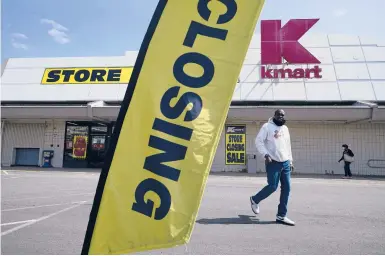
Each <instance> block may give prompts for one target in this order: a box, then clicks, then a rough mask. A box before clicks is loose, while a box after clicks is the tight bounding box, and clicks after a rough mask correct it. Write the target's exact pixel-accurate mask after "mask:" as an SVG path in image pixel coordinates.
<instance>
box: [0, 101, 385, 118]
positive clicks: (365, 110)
mask: <svg viewBox="0 0 385 256" xmlns="http://www.w3.org/2000/svg"><path fill="white" fill-rule="evenodd" d="M278 108H282V109H284V110H285V111H286V115H287V118H288V119H289V120H291V121H299V122H305V121H306V122H307V121H309V122H320V121H321V122H343V123H351V122H361V121H362V122H385V106H377V105H375V104H365V103H362V104H356V105H354V106H231V107H230V110H229V113H228V119H229V120H232V121H237V122H240V121H266V120H267V119H268V118H269V117H271V116H272V115H273V113H274V111H275V110H276V109H278ZM119 110H120V106H118V105H115V106H110V105H106V104H105V103H104V102H102V101H100V102H91V103H88V104H87V105H77V106H74V105H71V106H66V105H62V106H58V105H51V106H47V105H5V106H2V107H1V112H2V113H1V114H2V116H1V118H2V120H20V119H65V120H74V121H75V120H101V121H115V120H116V118H117V116H118V114H119Z"/></svg>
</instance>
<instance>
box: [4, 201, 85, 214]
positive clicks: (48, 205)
mask: <svg viewBox="0 0 385 256" xmlns="http://www.w3.org/2000/svg"><path fill="white" fill-rule="evenodd" d="M82 202H85V201H77V202H70V203H63V204H45V205H36V206H27V207H19V208H11V209H4V210H1V211H2V212H11V211H20V210H28V209H35V208H43V207H51V206H61V205H69V204H79V203H82Z"/></svg>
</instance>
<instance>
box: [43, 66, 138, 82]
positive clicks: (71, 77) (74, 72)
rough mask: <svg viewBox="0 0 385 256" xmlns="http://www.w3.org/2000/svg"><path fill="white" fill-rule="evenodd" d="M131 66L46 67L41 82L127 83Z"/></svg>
mask: <svg viewBox="0 0 385 256" xmlns="http://www.w3.org/2000/svg"><path fill="white" fill-rule="evenodd" d="M132 70H133V68H132V67H108V68H107V67H91V68H85V67H82V68H47V69H45V71H44V75H43V79H42V81H41V83H42V84H128V82H129V80H130V77H131V73H132Z"/></svg>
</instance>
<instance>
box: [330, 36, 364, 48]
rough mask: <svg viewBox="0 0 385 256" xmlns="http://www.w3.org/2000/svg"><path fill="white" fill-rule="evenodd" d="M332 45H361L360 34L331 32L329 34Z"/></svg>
mask: <svg viewBox="0 0 385 256" xmlns="http://www.w3.org/2000/svg"><path fill="white" fill-rule="evenodd" d="M329 43H330V45H339V46H344V45H360V40H359V38H358V36H355V35H342V34H330V35H329Z"/></svg>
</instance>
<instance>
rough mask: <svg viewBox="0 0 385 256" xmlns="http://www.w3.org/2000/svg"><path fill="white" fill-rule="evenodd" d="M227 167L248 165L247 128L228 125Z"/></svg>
mask: <svg viewBox="0 0 385 256" xmlns="http://www.w3.org/2000/svg"><path fill="white" fill-rule="evenodd" d="M225 153H226V165H245V164H246V126H245V125H226V150H225Z"/></svg>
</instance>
